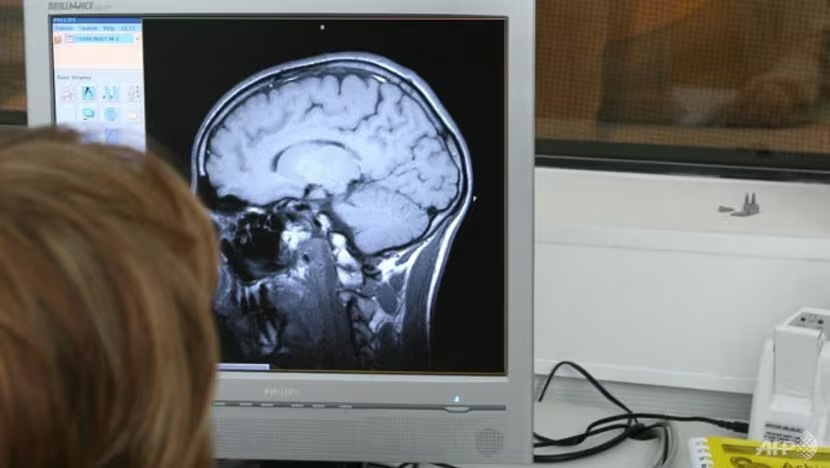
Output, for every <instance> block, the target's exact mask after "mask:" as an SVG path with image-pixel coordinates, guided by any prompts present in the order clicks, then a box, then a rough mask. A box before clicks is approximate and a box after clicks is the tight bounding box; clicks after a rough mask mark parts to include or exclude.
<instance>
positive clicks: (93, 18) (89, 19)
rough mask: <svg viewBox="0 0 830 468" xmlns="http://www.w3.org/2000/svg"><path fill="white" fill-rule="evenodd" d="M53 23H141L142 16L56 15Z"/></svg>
mask: <svg viewBox="0 0 830 468" xmlns="http://www.w3.org/2000/svg"><path fill="white" fill-rule="evenodd" d="M52 24H141V18H122V17H102V16H85V17H65V16H60V17H55V18H52Z"/></svg>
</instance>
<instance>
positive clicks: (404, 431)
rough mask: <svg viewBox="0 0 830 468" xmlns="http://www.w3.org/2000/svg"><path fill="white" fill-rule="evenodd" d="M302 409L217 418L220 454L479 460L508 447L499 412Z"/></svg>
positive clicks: (324, 458)
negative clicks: (357, 414) (268, 415)
mask: <svg viewBox="0 0 830 468" xmlns="http://www.w3.org/2000/svg"><path fill="white" fill-rule="evenodd" d="M254 411H256V410H254ZM299 411H303V410H299ZM304 413H305V414H307V415H308V417H306V418H302V417H299V415H296V414H295V415H291V417H286V416H288V415H287V414H283V415H281V416H280V417H279V418H275V419H270V418H263V417H261V416H262V413H260V414H259V415H255V414H253V413H252V416H253V417H251V418H244V417H221V418H215V419H214V433H215V437H216V440H215V447H216V451H217V457H219V458H228V459H268V458H270V459H274V458H275V457H276V458H282V459H308V460H339V461H351V460H359V461H395V462H416V461H422V462H424V461H447V460H459V459H460V460H464V461H465V462H476V461H486V460H488V459H492V458H493V457H498V455H500V454H502V452H503V451H504V448H505V436H504V429H505V420H504V418H502V417H501V416H503V414H498V413H489V414H485V415H474V416H471V415H437V414H432V415H427V416H424V415H400V416H385V415H384V416H381V415H378V416H369V417H366V416H365V415H364V417H355V416H354V415H351V416H346V415H344V414H343V413H340V414H338V413H336V412H334V411H319V412H313V411H309V410H305V411H304ZM237 414H238V413H237ZM234 416H236V415H234ZM257 416H260V417H257Z"/></svg>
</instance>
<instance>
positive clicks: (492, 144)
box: [144, 18, 506, 374]
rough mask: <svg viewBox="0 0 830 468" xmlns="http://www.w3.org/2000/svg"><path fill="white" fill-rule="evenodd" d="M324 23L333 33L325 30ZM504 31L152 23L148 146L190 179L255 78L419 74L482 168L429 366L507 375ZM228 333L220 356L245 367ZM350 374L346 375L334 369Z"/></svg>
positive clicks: (460, 23) (289, 22)
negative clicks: (310, 60) (362, 63)
mask: <svg viewBox="0 0 830 468" xmlns="http://www.w3.org/2000/svg"><path fill="white" fill-rule="evenodd" d="M321 24H325V25H326V28H325V30H321V28H320V26H321ZM505 31H506V30H505V24H504V23H503V22H502V21H495V20H487V21H485V20H477V19H471V20H462V19H452V20H434V19H432V20H426V19H415V20H413V19H409V20H367V19H340V20H321V19H314V20H300V19H252V20H241V19H238V18H235V19H183V18H175V19H174V18H153V19H150V18H148V19H146V20H145V23H144V48H145V96H146V106H147V130H148V134H149V135H150V138H151V139H153V140H155V141H157V142H158V143H160V144H162V145H163V146H165V147H167V148H169V149H170V150H172V151H173V153H174V154H176V155H180V157H181V159H180V163H181V164H180V166H179V169H180V170H181V171H182V173H183V174H185V175H186V176H187V177H189V169H190V168H189V162H190V159H189V157H190V152H191V147H192V144H193V141H194V138H195V135H196V132H197V130H198V128H199V126H200V125H201V123H202V120H203V118H204V117H205V115H206V114H207V112H208V111H209V110H210V108H211V107H212V106H213V105H214V103H216V101H217V100H218V99H220V98H221V97H222V95H224V93H226V92H227V91H228V90H229V89H230V88H232V87H233V86H235V85H236V84H237V83H238V82H239V81H241V80H243V79H245V78H246V77H248V76H249V75H251V74H253V73H256V72H258V71H260V70H263V69H265V68H269V67H271V66H274V65H277V64H280V63H284V62H287V61H291V60H297V59H302V58H306V57H310V56H314V55H318V54H323V53H327V52H338V51H365V52H372V53H375V54H379V55H382V56H385V57H388V58H389V59H391V60H393V61H395V62H397V63H399V64H401V65H403V66H405V67H407V68H410V69H412V70H414V71H415V72H416V73H418V74H419V75H420V76H421V77H422V78H423V79H424V80H425V81H426V82H427V83H429V84H430V86H431V87H432V88H433V90H434V91H435V93H436V94H437V96H438V97H439V99H440V100H441V101H442V102H443V103H444V105H445V107H446V108H447V109H448V111H449V112H450V114H451V115H452V117H453V118H454V119H455V121H456V123H457V124H458V126H459V127H460V129H461V132H462V134H463V135H464V137H465V139H466V141H467V143H468V146H469V148H470V153H471V156H472V161H473V171H474V184H473V185H474V194H475V196H476V197H477V201H476V202H475V203H474V204H473V205H472V207H471V209H470V211H469V213H468V215H467V217H466V220H465V222H464V224H463V225H462V227H461V229H460V231H459V233H458V235H457V237H456V240H455V242H454V244H453V247H452V251H451V256H450V259H449V261H448V264H447V267H446V270H445V274H444V277H443V281H442V283H441V285H440V290H439V296H438V303H437V307H436V309H435V315H434V322H433V337H432V338H433V355H432V366H431V368H429V369H400V371H403V372H451V373H464V374H466V373H497V374H502V373H504V371H505V362H504V359H505V354H506V353H505V349H504V346H505V332H506V330H505V320H504V308H503V304H504V303H505V291H504V271H505V270H504V268H505V261H504V252H505V249H504V245H505V243H504V241H505V239H504V204H505V174H504V167H505V163H504V161H505V142H506V135H505V85H506V78H505V71H504V70H505V68H504V66H505V40H506V36H505V34H506V32H505ZM233 348H234V346H233V343H231V342H229V341H228V339H227V337H223V360H225V361H226V362H240V361H243V360H242V359H239V358H238V357H237V356H234V354H236V353H235V352H234V351H233ZM333 370H345V369H333Z"/></svg>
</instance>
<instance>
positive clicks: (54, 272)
mask: <svg viewBox="0 0 830 468" xmlns="http://www.w3.org/2000/svg"><path fill="white" fill-rule="evenodd" d="M216 265H217V252H216V240H215V234H214V230H213V227H212V225H211V223H210V220H209V218H208V216H207V214H206V212H205V210H204V209H203V208H202V206H201V205H200V203H199V202H198V200H197V199H196V198H195V196H194V195H193V194H192V193H191V191H190V190H189V188H188V187H187V185H186V184H185V182H184V181H183V180H181V178H180V177H179V176H178V175H177V174H176V173H174V172H173V170H172V169H170V168H169V167H167V165H166V164H164V162H162V161H161V160H160V159H158V158H157V157H155V156H152V155H149V156H145V155H143V154H140V153H137V152H134V151H131V150H128V149H125V148H113V147H106V146H102V145H90V144H83V143H81V142H79V140H78V137H77V136H76V135H75V134H73V133H70V132H66V131H58V130H38V131H22V132H14V133H12V134H11V135H2V134H0V467H23V466H25V467H28V468H39V467H44V468H45V467H50V468H52V467H57V466H60V467H64V468H72V467H79V468H80V467H83V468H86V467H96V468H104V467H112V468H115V467H117V468H131V467H135V468H167V467H170V468H190V467H201V466H209V465H210V464H211V458H212V457H211V455H212V453H211V449H210V431H209V409H210V405H211V399H212V392H213V387H214V380H215V371H216V362H217V359H218V350H217V348H218V345H217V340H216V337H215V330H214V324H213V319H212V314H211V298H212V295H213V289H214V286H215V282H216V276H217V266H216Z"/></svg>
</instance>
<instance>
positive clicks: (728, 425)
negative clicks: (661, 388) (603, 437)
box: [586, 413, 749, 434]
mask: <svg viewBox="0 0 830 468" xmlns="http://www.w3.org/2000/svg"><path fill="white" fill-rule="evenodd" d="M631 417H637V418H641V419H655V420H660V421H675V422H699V423H704V424H710V425H713V426H717V427H720V428H722V429H728V430H730V431H732V432H736V433H738V434H746V433H748V432H749V423H745V422H742V421H727V420H723V419H714V418H707V417H703V416H674V415H670V414H657V413H631V414H618V415H616V416H609V417H607V418H602V419H597V420H596V421H594V422H592V423H591V424H589V425H588V428H587V429H586V431H590V430H592V429H594V428H595V427H596V426H602V425H604V424H608V423H612V422H615V421H620V420H623V419H628V418H631Z"/></svg>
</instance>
